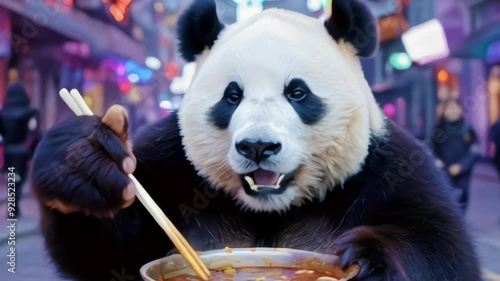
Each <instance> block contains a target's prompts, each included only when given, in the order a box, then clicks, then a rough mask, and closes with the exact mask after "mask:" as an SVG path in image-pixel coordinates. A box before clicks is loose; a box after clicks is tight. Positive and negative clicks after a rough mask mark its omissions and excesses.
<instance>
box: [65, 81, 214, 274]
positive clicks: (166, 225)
mask: <svg viewBox="0 0 500 281" xmlns="http://www.w3.org/2000/svg"><path fill="white" fill-rule="evenodd" d="M59 95H60V96H61V98H62V99H63V100H64V102H65V103H66V104H67V105H68V107H69V108H70V109H71V110H72V111H73V112H74V113H75V114H76V115H93V113H92V110H90V108H89V107H88V105H87V104H86V103H85V101H84V99H83V98H82V96H81V95H80V93H79V92H78V90H76V89H73V90H71V92H68V90H67V89H61V90H60V91H59ZM129 177H130V179H131V180H132V182H133V183H134V185H135V187H136V196H137V198H138V199H139V201H141V203H142V204H143V205H144V207H145V208H146V209H147V210H148V211H149V213H150V214H151V216H153V218H154V219H155V220H156V222H157V223H158V225H160V227H161V228H162V229H163V230H164V231H165V233H166V234H167V235H168V237H169V238H170V240H172V243H174V246H175V247H176V248H177V250H179V252H180V254H181V255H182V256H183V257H184V258H185V259H186V261H187V262H188V263H189V265H190V266H191V267H192V268H193V270H194V272H195V273H196V275H198V277H200V278H201V279H202V280H208V279H209V277H210V271H209V270H208V268H207V267H206V266H205V264H204V263H203V262H202V261H201V259H200V257H199V256H198V254H197V253H196V251H195V250H194V249H193V248H192V247H191V245H190V244H189V243H188V242H187V241H186V239H185V238H184V236H182V234H181V233H180V232H179V230H177V228H176V227H175V226H174V224H173V223H172V222H171V221H170V220H169V219H168V217H167V216H166V215H165V214H164V213H163V211H162V210H161V209H160V207H159V206H158V205H157V204H156V202H155V201H154V200H153V198H151V196H150V195H149V194H148V192H147V191H146V190H145V189H144V187H143V186H142V185H141V184H140V183H139V181H137V179H136V178H135V177H134V175H132V174H130V175H129Z"/></svg>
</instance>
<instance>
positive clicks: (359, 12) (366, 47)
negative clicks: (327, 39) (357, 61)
mask: <svg viewBox="0 0 500 281" xmlns="http://www.w3.org/2000/svg"><path fill="white" fill-rule="evenodd" d="M377 24H378V23H377V20H376V19H375V17H374V16H373V15H372V14H371V12H370V10H368V7H366V6H365V4H363V3H361V2H360V1H359V0H333V1H332V15H331V17H330V18H329V19H327V20H326V21H325V27H326V29H327V30H328V33H330V35H331V36H332V37H333V38H334V39H335V40H337V41H338V40H341V39H343V40H345V41H347V42H349V43H351V44H352V45H353V46H354V47H355V48H356V49H357V50H358V56H361V57H369V56H371V55H372V54H373V53H374V52H375V50H376V49H377V47H378V31H377V30H378V29H377Z"/></svg>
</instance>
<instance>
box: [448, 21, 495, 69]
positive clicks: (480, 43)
mask: <svg viewBox="0 0 500 281" xmlns="http://www.w3.org/2000/svg"><path fill="white" fill-rule="evenodd" d="M496 41H500V22H498V23H493V24H490V25H488V26H485V27H483V28H481V29H479V30H477V31H474V32H472V33H471V34H470V35H469V36H468V37H467V38H466V39H465V40H464V41H463V43H462V44H459V45H458V46H457V47H455V49H454V50H452V51H451V55H450V56H452V57H458V58H477V59H483V60H486V59H487V58H488V48H489V47H490V45H491V44H493V43H495V42H496Z"/></svg>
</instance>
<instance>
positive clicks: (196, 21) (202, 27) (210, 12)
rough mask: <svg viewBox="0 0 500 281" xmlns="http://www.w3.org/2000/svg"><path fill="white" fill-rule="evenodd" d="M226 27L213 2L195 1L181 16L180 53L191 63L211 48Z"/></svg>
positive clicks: (178, 29)
mask: <svg viewBox="0 0 500 281" xmlns="http://www.w3.org/2000/svg"><path fill="white" fill-rule="evenodd" d="M222 29H224V25H223V24H222V23H221V22H220V21H219V18H218V17H217V10H216V6H215V2H214V1H213V0H195V1H194V3H193V4H191V6H190V7H189V8H188V9H187V10H186V11H185V12H184V13H183V14H182V15H181V16H180V18H179V21H178V23H177V34H178V38H179V52H180V53H181V55H182V57H183V58H184V59H185V60H186V61H189V62H192V61H194V60H195V59H196V55H199V54H201V53H202V52H203V50H205V48H207V47H208V48H211V47H212V46H213V45H214V42H215V40H217V38H218V36H219V33H220V32H221V31H222Z"/></svg>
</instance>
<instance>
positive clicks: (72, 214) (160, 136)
mask: <svg viewBox="0 0 500 281" xmlns="http://www.w3.org/2000/svg"><path fill="white" fill-rule="evenodd" d="M178 34H179V42H180V43H179V51H180V53H181V54H182V56H183V57H184V58H185V59H186V61H189V62H196V67H197V68H196V73H195V75H194V77H193V80H192V82H191V85H190V87H189V89H188V90H187V92H186V94H185V97H184V98H183V101H182V104H181V106H180V108H179V110H178V111H177V112H174V113H172V114H171V115H170V116H168V117H166V118H164V119H162V120H159V121H158V122H157V123H155V124H153V125H151V126H150V127H148V128H147V129H146V130H144V131H143V132H142V133H141V134H140V135H139V136H138V137H137V138H135V139H134V140H132V141H131V140H129V139H128V122H127V115H126V112H125V111H124V109H123V108H121V107H119V106H114V107H112V108H110V109H109V111H108V112H107V113H106V114H105V115H104V116H102V117H99V116H80V117H74V118H71V119H69V120H66V121H64V122H62V123H60V124H58V125H56V126H55V127H53V128H52V129H51V130H50V131H49V132H47V134H46V136H45V137H44V139H43V140H42V141H41V143H40V145H39V147H38V149H37V151H36V154H35V157H34V161H33V188H34V191H35V194H36V195H37V198H38V199H39V201H40V203H41V209H42V213H43V218H42V224H41V225H42V231H43V235H44V237H45V242H46V246H47V249H48V252H49V254H50V256H51V258H52V260H53V261H54V262H55V264H56V265H57V266H58V268H59V269H60V271H61V273H62V274H64V275H65V276H68V277H70V278H73V279H74V280H92V281H96V280H135V279H139V278H140V277H139V273H138V269H139V267H140V266H141V265H143V264H144V263H146V262H148V261H151V260H154V259H157V258H160V257H163V256H165V255H168V254H171V253H173V252H175V251H174V250H173V248H174V247H173V246H172V244H171V243H170V242H169V240H168V239H167V237H166V236H165V233H163V231H162V230H161V229H160V228H159V227H158V225H157V224H156V223H155V222H154V220H153V219H152V218H151V216H150V215H149V214H148V212H147V211H146V210H145V209H144V207H143V206H142V205H141V204H140V202H138V200H134V187H133V185H132V184H131V183H130V181H129V178H128V177H127V175H126V172H132V171H133V174H134V175H135V176H136V178H137V179H138V180H139V182H141V183H142V185H143V186H144V187H145V188H146V189H147V191H148V192H149V193H150V194H151V196H152V197H153V198H154V199H155V201H156V202H157V203H158V205H159V206H160V207H161V208H162V209H163V211H164V212H165V213H166V214H167V216H168V217H169V218H171V219H172V220H173V222H174V224H175V225H176V226H178V228H179V229H180V231H181V232H182V233H183V234H184V235H185V236H186V238H187V240H188V241H190V242H191V243H192V244H193V246H194V248H195V249H196V250H199V251H203V250H209V249H221V248H224V247H226V246H228V247H256V246H263V247H286V248H294V249H303V250H310V251H316V252H320V253H327V254H335V255H337V256H338V257H339V259H338V261H339V265H340V266H342V267H347V266H350V265H353V264H357V265H359V266H360V272H359V274H358V275H357V277H356V278H355V280H358V281H361V280H363V281H368V280H370V281H372V280H384V281H389V280H391V281H392V280H401V281H403V280H405V281H410V280H411V281H437V280H439V281H441V280H443V281H444V280H447V281H465V280H467V281H470V280H480V274H479V269H478V262H477V258H476V255H475V249H474V247H473V244H472V242H471V238H470V237H469V234H468V233H467V231H466V230H465V228H464V225H463V222H462V220H461V216H460V212H459V209H458V207H457V206H456V204H455V203H453V202H452V200H451V199H450V198H451V196H450V193H449V187H448V184H447V182H446V181H445V180H444V179H443V177H442V175H441V174H440V172H439V171H438V169H437V168H435V166H434V160H433V158H432V155H431V152H430V151H429V150H428V149H426V148H425V147H424V146H423V145H422V144H421V143H420V142H419V141H417V140H416V139H414V138H413V137H411V136H410V135H408V134H407V133H405V132H404V131H403V130H402V129H400V128H399V127H397V126H396V125H395V124H393V123H392V122H391V121H390V120H387V119H386V118H384V115H383V113H382V112H381V110H380V108H379V107H378V105H377V103H376V101H375V99H374V97H373V95H372V93H371V92H370V88H369V85H368V83H367V81H366V80H365V78H364V76H363V72H362V69H361V64H360V57H366V56H370V55H371V54H372V53H373V52H374V51H375V50H376V48H377V28H376V24H375V20H374V18H373V17H372V15H371V13H370V12H369V10H368V8H367V7H365V6H364V4H363V3H362V2H361V1H358V0H335V1H333V5H332V13H331V17H330V18H328V19H327V20H325V21H321V20H318V19H314V18H309V17H307V16H304V15H301V14H299V13H295V12H291V11H285V10H279V9H270V10H266V11H264V12H262V13H260V14H258V15H255V16H253V17H251V18H248V19H246V20H244V21H241V22H237V23H235V24H232V25H228V26H226V25H224V24H222V23H221V22H220V20H219V19H218V16H217V10H216V6H215V3H214V2H213V1H212V0H197V1H195V2H194V4H193V5H192V6H190V7H189V8H188V9H187V10H186V11H185V12H184V14H183V15H182V16H181V17H180V19H179V23H178Z"/></svg>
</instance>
